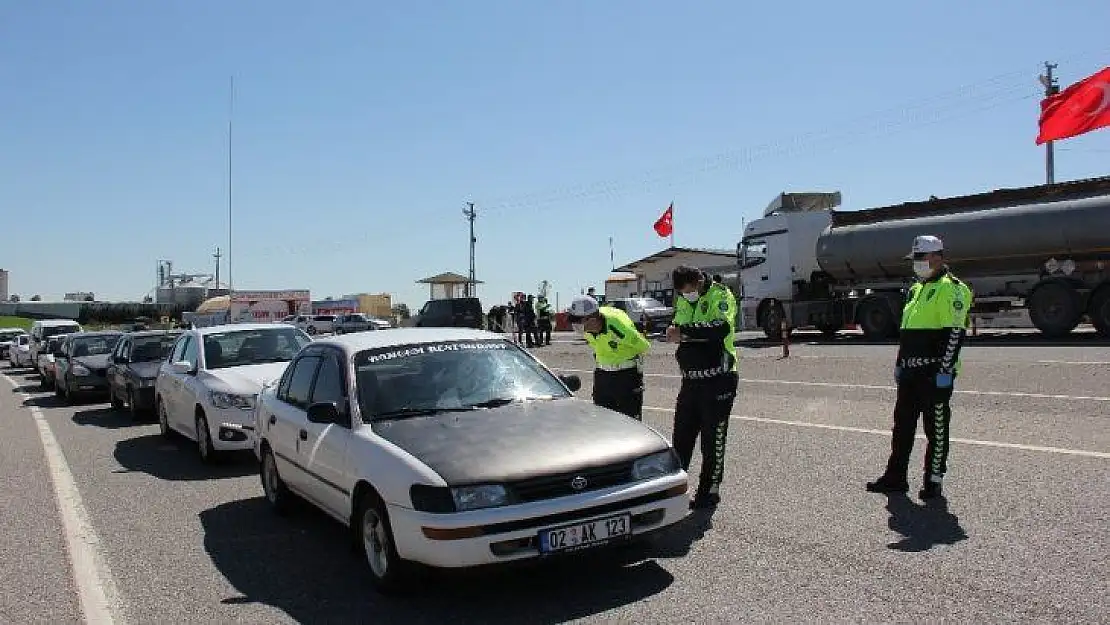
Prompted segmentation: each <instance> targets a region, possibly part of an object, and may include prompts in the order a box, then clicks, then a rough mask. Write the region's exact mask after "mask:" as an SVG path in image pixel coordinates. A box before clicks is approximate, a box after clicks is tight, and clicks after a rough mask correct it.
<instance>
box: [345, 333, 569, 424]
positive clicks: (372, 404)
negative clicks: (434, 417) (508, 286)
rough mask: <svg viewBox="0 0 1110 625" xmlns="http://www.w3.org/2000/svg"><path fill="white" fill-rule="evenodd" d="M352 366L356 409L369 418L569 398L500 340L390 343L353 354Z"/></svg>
mask: <svg viewBox="0 0 1110 625" xmlns="http://www.w3.org/2000/svg"><path fill="white" fill-rule="evenodd" d="M354 365H355V373H356V376H357V377H356V380H357V384H358V401H359V406H360V408H361V410H362V414H363V415H365V416H367V417H369V418H370V419H388V418H403V417H406V416H418V415H421V414H429V413H433V412H440V411H450V410H471V409H474V410H476V409H481V408H492V407H496V406H499V405H503V404H506V403H510V402H515V401H524V400H529V399H553V398H564V397H570V394H569V393H568V392H567V390H566V388H565V387H564V386H563V385H562V383H560V382H559V380H558V378H556V377H555V376H553V375H551V373H549V372H548V371H547V370H545V369H544V368H543V367H541V366H540V365H539V364H538V363H536V361H534V360H533V359H532V358H531V357H530V356H529V355H528V354H527V353H525V352H524V351H523V350H521V349H520V348H519V347H517V346H515V345H513V344H512V343H510V342H508V341H505V340H498V339H491V340H461V341H445V342H442V343H426V344H408V345H394V346H390V347H385V348H378V349H370V350H365V351H362V352H359V353H358V354H356V355H355V358H354Z"/></svg>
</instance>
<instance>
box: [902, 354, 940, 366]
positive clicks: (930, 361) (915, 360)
mask: <svg viewBox="0 0 1110 625" xmlns="http://www.w3.org/2000/svg"><path fill="white" fill-rule="evenodd" d="M940 361H941V359H940V358H933V357H928V356H924V357H923V356H908V357H903V358H902V366H903V367H906V368H907V369H916V368H917V367H928V366H929V365H936V364H940Z"/></svg>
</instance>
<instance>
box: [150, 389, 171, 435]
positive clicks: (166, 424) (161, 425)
mask: <svg viewBox="0 0 1110 625" xmlns="http://www.w3.org/2000/svg"><path fill="white" fill-rule="evenodd" d="M154 407H155V409H156V410H157V411H158V429H159V430H160V431H161V433H162V438H165V439H172V438H173V430H171V429H170V417H169V415H168V414H166V404H165V402H163V401H162V398H161V397H159V398H157V399H156V400H155V401H154Z"/></svg>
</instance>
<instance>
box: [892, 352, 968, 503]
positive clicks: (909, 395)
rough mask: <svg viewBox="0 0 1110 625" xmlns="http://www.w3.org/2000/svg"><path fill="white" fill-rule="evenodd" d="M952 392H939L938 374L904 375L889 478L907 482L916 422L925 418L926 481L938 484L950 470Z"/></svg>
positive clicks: (949, 390) (899, 393)
mask: <svg viewBox="0 0 1110 625" xmlns="http://www.w3.org/2000/svg"><path fill="white" fill-rule="evenodd" d="M951 400H952V389H951V388H946V389H938V388H937V387H936V374H935V373H933V372H929V371H920V372H916V371H911V372H908V373H907V372H903V373H902V378H901V380H899V381H898V397H897V399H896V400H895V402H894V429H893V431H892V436H891V440H890V459H889V460H888V461H887V465H886V477H887V478H888V479H890V480H892V481H896V482H905V481H906V479H907V473H908V472H909V465H910V454H911V453H913V439H914V436H915V435H916V434H917V419H918V417H919V416H920V417H921V418H922V425H923V426H924V429H925V437H926V438H927V439H928V442H927V443H926V446H925V466H924V468H923V470H924V474H925V476H926V478H928V477H929V476H930V475H931V476H935V477H936V481H940V478H941V477H942V476H944V473H945V472H946V471H947V470H948V425H949V424H950V423H951V421H952V407H951V404H950V402H951Z"/></svg>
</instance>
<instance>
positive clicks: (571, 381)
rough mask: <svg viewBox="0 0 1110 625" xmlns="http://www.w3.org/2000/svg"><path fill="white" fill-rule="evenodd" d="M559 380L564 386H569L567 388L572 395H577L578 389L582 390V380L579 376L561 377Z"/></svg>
mask: <svg viewBox="0 0 1110 625" xmlns="http://www.w3.org/2000/svg"><path fill="white" fill-rule="evenodd" d="M559 379H560V380H562V381H563V384H566V385H567V388H569V389H570V392H572V393H577V392H578V389H580V388H582V378H580V377H578V376H577V375H561V376H559Z"/></svg>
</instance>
